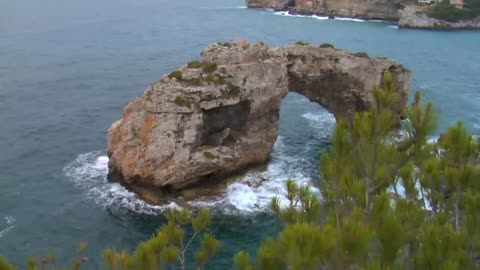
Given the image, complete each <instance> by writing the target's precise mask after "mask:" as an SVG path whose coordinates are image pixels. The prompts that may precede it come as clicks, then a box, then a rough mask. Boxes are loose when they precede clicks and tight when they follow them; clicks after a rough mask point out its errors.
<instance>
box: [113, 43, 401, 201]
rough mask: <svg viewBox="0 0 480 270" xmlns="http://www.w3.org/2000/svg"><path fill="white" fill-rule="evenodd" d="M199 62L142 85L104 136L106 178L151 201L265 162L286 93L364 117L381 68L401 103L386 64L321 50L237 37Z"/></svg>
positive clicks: (397, 72) (338, 113)
mask: <svg viewBox="0 0 480 270" xmlns="http://www.w3.org/2000/svg"><path fill="white" fill-rule="evenodd" d="M201 56H202V57H201V60H200V61H193V62H190V63H188V64H186V65H184V66H182V67H181V68H180V69H179V70H177V71H174V72H172V73H171V74H169V75H165V76H164V77H163V78H162V79H161V80H160V81H158V82H156V83H154V84H153V85H151V86H150V87H148V89H147V90H146V91H145V94H144V95H143V96H142V97H139V98H136V99H134V100H133V101H131V102H130V103H129V104H128V105H127V107H126V108H125V110H124V112H123V117H122V119H120V120H119V121H117V122H115V123H114V124H113V125H112V126H111V128H110V129H109V131H108V155H109V157H110V160H109V175H108V178H109V179H110V180H115V181H120V182H121V183H122V184H124V185H125V186H126V187H128V188H130V189H131V190H133V191H136V192H137V193H138V194H140V196H141V197H143V198H144V199H146V200H148V201H150V202H153V203H158V202H159V200H161V198H164V197H165V196H176V195H175V194H178V192H179V191H181V190H185V189H188V188H192V187H195V186H199V185H207V186H208V185H209V184H210V183H213V182H214V181H217V180H219V179H220V180H221V179H223V178H225V177H226V176H228V175H230V174H232V173H238V172H241V171H242V170H244V169H245V168H249V167H250V166H253V165H259V164H264V163H266V162H267V161H268V159H269V157H270V154H271V152H272V148H273V144H274V143H275V141H276V139H277V134H278V123H279V111H280V103H281V101H282V99H283V98H284V97H285V95H287V93H288V91H289V90H290V91H295V92H298V93H300V94H302V95H304V96H306V97H307V98H309V99H310V100H311V101H313V102H316V103H318V104H320V105H321V106H323V107H324V108H325V109H327V110H328V111H330V112H331V113H333V114H334V115H335V117H337V118H338V117H351V116H352V114H353V113H354V112H356V111H362V110H367V109H368V108H369V106H370V102H371V100H372V89H373V88H374V86H376V85H379V84H380V83H381V81H382V77H383V74H384V73H385V72H386V71H388V72H390V73H391V74H392V78H393V81H394V82H395V85H396V86H397V89H398V91H399V93H400V95H401V97H402V103H404V102H406V99H407V93H408V89H409V82H410V72H409V71H407V70H405V69H404V68H403V67H402V66H401V65H400V64H397V63H395V62H393V61H392V60H389V59H385V58H369V57H368V56H366V55H364V54H351V53H349V52H347V51H344V50H338V49H334V48H332V47H331V46H326V45H322V46H319V45H306V44H302V45H288V46H285V47H280V48H269V47H268V46H267V45H266V44H264V43H262V42H258V43H255V44H254V45H250V44H249V43H248V42H247V41H242V40H240V41H233V42H227V43H215V44H212V45H210V46H209V47H208V48H206V49H205V50H203V51H202V53H201Z"/></svg>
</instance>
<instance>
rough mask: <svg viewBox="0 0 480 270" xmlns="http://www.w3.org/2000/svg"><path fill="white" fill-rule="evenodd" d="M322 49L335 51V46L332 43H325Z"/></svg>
mask: <svg viewBox="0 0 480 270" xmlns="http://www.w3.org/2000/svg"><path fill="white" fill-rule="evenodd" d="M320 48H332V49H335V46H333V45H332V44H330V43H323V44H321V45H320Z"/></svg>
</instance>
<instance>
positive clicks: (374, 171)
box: [235, 73, 480, 269]
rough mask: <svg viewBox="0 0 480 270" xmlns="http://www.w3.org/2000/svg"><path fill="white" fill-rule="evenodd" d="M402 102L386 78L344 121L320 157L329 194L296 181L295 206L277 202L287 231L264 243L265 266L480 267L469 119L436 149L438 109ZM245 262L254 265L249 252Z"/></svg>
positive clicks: (479, 172) (479, 148)
mask: <svg viewBox="0 0 480 270" xmlns="http://www.w3.org/2000/svg"><path fill="white" fill-rule="evenodd" d="M398 99H399V96H398V94H397V91H396V90H395V88H394V85H393V81H392V78H391V75H390V74H389V73H386V74H385V76H384V79H383V84H382V85H381V86H380V87H377V88H375V89H374V90H373V103H372V107H371V109H370V110H369V111H366V112H359V113H356V114H355V115H354V116H353V117H352V118H351V119H339V121H338V123H337V126H336V128H335V131H334V133H333V136H332V145H331V149H330V151H329V152H327V153H325V154H323V155H322V157H321V159H320V171H321V176H322V178H323V180H322V182H321V185H320V190H321V196H318V195H317V194H312V193H311V192H310V191H309V190H308V188H305V187H301V186H298V185H296V184H295V182H294V181H293V180H288V181H287V182H286V191H287V192H286V197H287V199H288V202H289V203H287V205H280V201H279V200H278V199H274V200H273V201H272V204H271V209H272V211H273V213H275V215H276V216H277V217H278V218H279V219H280V220H281V221H283V223H284V224H285V228H284V230H283V231H282V232H281V233H280V234H279V236H278V238H277V239H267V240H266V241H264V243H263V244H262V245H261V246H260V247H259V249H258V253H257V256H256V257H257V263H256V265H255V266H256V268H255V269H476V268H475V267H478V265H477V263H476V260H477V259H476V258H477V257H478V255H479V254H480V250H479V247H480V243H479V240H480V217H479V215H478V214H477V210H475V209H478V207H480V195H477V194H480V190H479V189H480V181H478V179H480V168H478V166H476V164H477V162H478V160H479V157H480V143H479V141H478V140H475V139H473V138H472V136H471V135H470V134H469V133H468V132H467V131H466V129H465V128H464V127H463V125H462V124H460V123H459V124H457V125H456V126H454V127H452V128H450V129H449V130H447V132H445V134H443V135H442V136H441V138H440V139H439V140H438V141H437V142H436V143H434V144H431V143H428V138H429V136H431V135H432V134H433V131H434V130H435V127H436V117H435V114H434V109H433V106H432V104H430V103H427V104H426V105H423V104H421V102H420V94H419V93H417V94H416V95H415V98H414V101H413V103H412V104H411V105H410V106H409V107H407V108H404V109H403V110H399V108H398ZM400 114H401V115H402V116H404V117H406V120H404V121H402V122H401V126H402V129H403V130H404V131H405V135H404V136H403V137H402V138H401V139H398V137H397V138H396V133H397V129H398V123H399V118H400V117H399V116H400ZM395 138H396V139H395ZM400 188H401V189H402V190H403V192H399V190H398V189H400ZM312 250H315V252H311V251H312ZM235 261H236V262H237V267H238V268H239V269H253V267H252V264H251V263H250V261H249V257H248V256H247V255H246V254H245V253H244V252H241V253H239V254H237V256H236V257H235ZM249 267H250V268H249Z"/></svg>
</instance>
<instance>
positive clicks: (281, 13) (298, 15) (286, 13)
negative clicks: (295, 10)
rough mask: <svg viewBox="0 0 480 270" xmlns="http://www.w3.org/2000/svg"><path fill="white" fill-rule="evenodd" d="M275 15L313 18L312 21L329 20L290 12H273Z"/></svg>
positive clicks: (325, 17)
mask: <svg viewBox="0 0 480 270" xmlns="http://www.w3.org/2000/svg"><path fill="white" fill-rule="evenodd" d="M267 11H268V10H267ZM273 14H275V15H280V16H287V17H295V18H311V19H317V20H328V16H317V15H300V14H290V12H288V11H276V12H273Z"/></svg>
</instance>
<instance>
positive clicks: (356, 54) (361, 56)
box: [353, 52, 370, 59]
mask: <svg viewBox="0 0 480 270" xmlns="http://www.w3.org/2000/svg"><path fill="white" fill-rule="evenodd" d="M353 55H354V56H356V57H360V58H368V59H370V56H369V55H368V53H366V52H357V53H354V54H353Z"/></svg>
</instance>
